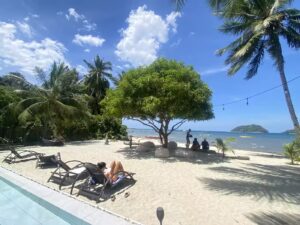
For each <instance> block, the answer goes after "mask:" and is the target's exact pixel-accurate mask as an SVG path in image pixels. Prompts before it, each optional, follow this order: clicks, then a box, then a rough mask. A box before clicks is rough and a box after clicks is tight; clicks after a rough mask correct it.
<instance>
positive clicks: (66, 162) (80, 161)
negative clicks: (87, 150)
mask: <svg viewBox="0 0 300 225" xmlns="http://www.w3.org/2000/svg"><path fill="white" fill-rule="evenodd" d="M71 162H78V163H83V162H81V161H79V160H70V161H66V162H65V163H71Z"/></svg>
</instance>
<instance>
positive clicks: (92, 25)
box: [82, 20, 97, 31]
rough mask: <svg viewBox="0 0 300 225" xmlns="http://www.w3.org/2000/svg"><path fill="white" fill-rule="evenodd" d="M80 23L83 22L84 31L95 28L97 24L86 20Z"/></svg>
mask: <svg viewBox="0 0 300 225" xmlns="http://www.w3.org/2000/svg"><path fill="white" fill-rule="evenodd" d="M82 23H83V27H84V30H86V31H92V30H96V28H97V24H95V23H90V22H89V21H88V20H83V21H82Z"/></svg>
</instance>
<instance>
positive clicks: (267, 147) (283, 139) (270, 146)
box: [128, 128, 295, 153]
mask: <svg viewBox="0 0 300 225" xmlns="http://www.w3.org/2000/svg"><path fill="white" fill-rule="evenodd" d="M128 134H129V135H133V136H135V137H145V136H158V135H157V133H155V132H154V131H153V130H148V129H132V128H128ZM192 135H193V138H198V140H199V142H200V141H202V140H203V139H204V138H206V139H207V140H208V142H210V143H211V142H213V141H215V139H216V138H222V139H226V138H235V142H232V143H230V146H231V147H232V148H236V149H243V150H252V151H260V152H274V153H282V151H283V150H282V146H283V145H284V144H287V143H290V142H292V141H293V140H294V138H295V135H292V134H280V133H268V134H260V133H235V132H219V131H192ZM185 136H186V131H174V132H173V133H172V134H171V135H170V137H169V139H170V140H172V141H176V142H181V143H185ZM193 138H191V142H192V140H193Z"/></svg>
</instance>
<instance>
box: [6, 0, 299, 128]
mask: <svg viewBox="0 0 300 225" xmlns="http://www.w3.org/2000/svg"><path fill="white" fill-rule="evenodd" d="M0 2H1V7H0V74H2V75H4V74H6V73H7V72H10V71H19V72H21V73H22V74H24V75H25V76H26V78H27V79H28V80H29V81H31V82H33V83H36V82H37V78H36V75H35V74H34V72H33V70H34V67H35V66H38V67H41V68H44V69H45V70H47V68H49V66H50V65H51V64H52V63H53V61H60V62H66V63H67V64H68V65H69V66H70V67H74V68H76V69H77V70H78V71H79V73H80V74H81V76H83V75H84V74H85V73H86V71H87V68H86V67H85V64H84V62H83V60H84V59H85V60H87V61H92V60H93V59H94V57H95V56H96V55H97V54H98V55H99V56H100V57H101V58H103V59H104V60H105V61H110V62H112V64H113V74H114V75H115V76H116V75H117V74H118V73H120V72H121V71H123V70H125V71H126V70H127V69H129V68H134V67H137V66H142V65H148V64H150V63H151V62H153V61H154V60H155V59H157V58H158V57H166V58H169V59H175V60H179V61H182V62H184V63H185V64H186V65H192V66H193V67H194V69H195V70H196V71H197V72H198V73H199V74H200V77H201V79H202V80H203V81H204V82H205V83H207V84H208V86H209V88H210V89H211V90H212V92H213V96H212V104H213V105H214V108H213V110H214V114H215V118H214V119H212V120H209V121H191V122H188V123H185V124H184V125H183V126H182V127H181V128H180V129H183V130H186V129H188V128H191V129H192V130H205V131H229V130H231V129H233V128H234V127H236V126H238V125H245V124H260V125H262V126H263V127H265V128H266V129H268V130H269V131H271V132H282V131H285V130H287V129H290V128H292V122H291V119H290V116H289V112H288V109H287V106H286V102H285V98H284V95H283V90H282V88H278V89H275V90H273V91H271V92H268V93H266V94H264V95H261V96H258V97H256V98H253V99H250V100H249V104H248V105H247V104H246V102H240V103H237V104H232V105H228V106H225V107H224V109H223V107H222V106H221V107H220V105H222V104H224V103H227V102H231V101H235V100H238V99H243V98H245V97H247V96H251V95H253V94H256V93H259V92H261V91H264V90H266V89H269V88H272V87H274V86H277V85H279V84H280V78H279V74H278V72H277V71H276V68H275V67H274V65H273V62H272V60H271V59H270V57H268V56H267V55H266V56H265V59H264V61H263V64H262V65H261V67H260V69H259V71H258V74H257V75H256V76H255V77H254V78H252V79H251V80H245V79H244V75H245V69H242V70H241V71H239V72H238V73H237V74H236V75H235V76H228V75H227V73H226V69H227V67H226V65H225V64H224V61H225V57H219V56H216V54H215V52H216V50H217V49H219V48H222V47H224V46H226V45H227V44H229V43H230V42H231V41H233V40H234V38H235V37H234V36H230V35H225V34H222V33H221V32H220V31H219V30H218V28H219V27H220V25H221V24H222V21H221V20H219V19H218V18H216V17H215V16H214V15H213V13H212V11H211V9H210V8H209V7H208V5H207V1H199V0H189V1H188V2H187V4H186V5H185V7H184V8H183V9H182V11H181V12H175V11H174V9H175V7H174V5H173V4H172V1H171V0H164V1H162V0H151V1H150V0H148V1H146V0H110V1H106V0H89V1H82V0H64V1H61V0H51V1H40V0H1V1H0ZM295 2H297V3H294V4H293V5H292V7H295V8H298V9H299V8H300V3H299V2H298V1H295ZM282 43H283V46H284V47H283V52H284V56H285V69H286V76H287V79H288V80H290V79H293V78H294V77H296V76H299V75H300V66H299V59H300V58H299V56H300V54H299V51H295V50H293V49H290V48H288V47H287V46H286V44H285V42H284V40H283V41H282ZM299 85H300V79H299V80H295V81H294V82H292V83H290V85H289V87H290V91H291V95H292V99H293V102H294V107H295V110H296V113H297V115H298V117H300V114H299V112H300V101H299V99H300V91H299ZM124 124H125V125H127V126H128V127H130V128H143V126H142V125H140V124H139V123H137V122H135V121H129V120H124Z"/></svg>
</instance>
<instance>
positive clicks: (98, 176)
mask: <svg viewBox="0 0 300 225" xmlns="http://www.w3.org/2000/svg"><path fill="white" fill-rule="evenodd" d="M84 167H85V168H86V170H87V172H88V173H89V175H90V176H91V177H92V178H93V179H94V180H95V181H97V183H99V184H104V183H105V182H106V181H107V178H106V177H105V175H104V174H103V173H101V172H99V171H97V166H96V165H94V164H91V163H87V164H85V165H84Z"/></svg>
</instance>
